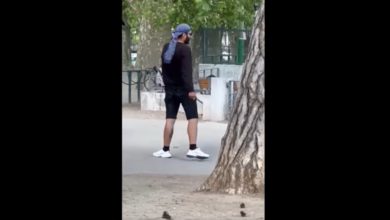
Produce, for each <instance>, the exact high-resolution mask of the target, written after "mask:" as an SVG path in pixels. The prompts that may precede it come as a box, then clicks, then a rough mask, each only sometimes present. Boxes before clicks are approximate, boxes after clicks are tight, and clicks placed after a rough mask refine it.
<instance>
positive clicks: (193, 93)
mask: <svg viewBox="0 0 390 220" xmlns="http://www.w3.org/2000/svg"><path fill="white" fill-rule="evenodd" d="M188 97H189V98H190V99H192V100H196V93H195V92H189V93H188Z"/></svg>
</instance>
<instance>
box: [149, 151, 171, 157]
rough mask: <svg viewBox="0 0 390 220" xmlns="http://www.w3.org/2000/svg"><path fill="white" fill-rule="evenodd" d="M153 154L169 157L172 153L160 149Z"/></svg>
mask: <svg viewBox="0 0 390 220" xmlns="http://www.w3.org/2000/svg"><path fill="white" fill-rule="evenodd" d="M153 156H155V157H163V158H171V157H172V155H171V153H170V152H169V151H163V150H162V149H161V150H159V151H157V152H154V153H153Z"/></svg>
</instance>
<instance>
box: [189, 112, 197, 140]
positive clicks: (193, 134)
mask: <svg viewBox="0 0 390 220" xmlns="http://www.w3.org/2000/svg"><path fill="white" fill-rule="evenodd" d="M187 132H188V139H189V142H190V144H196V138H197V135H198V119H197V118H192V119H190V120H188V126H187Z"/></svg>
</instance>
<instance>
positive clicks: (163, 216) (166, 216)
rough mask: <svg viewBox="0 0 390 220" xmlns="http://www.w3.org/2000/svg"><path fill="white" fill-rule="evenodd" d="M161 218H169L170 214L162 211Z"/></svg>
mask: <svg viewBox="0 0 390 220" xmlns="http://www.w3.org/2000/svg"><path fill="white" fill-rule="evenodd" d="M162 218H165V219H171V216H170V215H169V214H168V212H167V211H164V213H163V215H162Z"/></svg>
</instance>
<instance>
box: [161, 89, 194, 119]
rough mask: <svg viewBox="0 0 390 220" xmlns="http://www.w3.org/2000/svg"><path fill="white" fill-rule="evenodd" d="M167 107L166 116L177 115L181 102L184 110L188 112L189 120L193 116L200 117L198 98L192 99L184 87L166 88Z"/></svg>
mask: <svg viewBox="0 0 390 220" xmlns="http://www.w3.org/2000/svg"><path fill="white" fill-rule="evenodd" d="M164 101H165V107H166V118H174V119H176V117H177V112H178V111H179V107H180V103H181V105H182V106H183V109H184V112H185V113H186V117H187V120H189V119H192V118H198V107H197V105H196V100H191V99H190V98H189V97H188V92H186V91H185V90H184V89H182V88H165V99H164Z"/></svg>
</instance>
